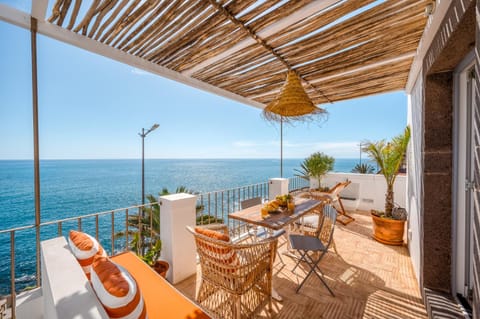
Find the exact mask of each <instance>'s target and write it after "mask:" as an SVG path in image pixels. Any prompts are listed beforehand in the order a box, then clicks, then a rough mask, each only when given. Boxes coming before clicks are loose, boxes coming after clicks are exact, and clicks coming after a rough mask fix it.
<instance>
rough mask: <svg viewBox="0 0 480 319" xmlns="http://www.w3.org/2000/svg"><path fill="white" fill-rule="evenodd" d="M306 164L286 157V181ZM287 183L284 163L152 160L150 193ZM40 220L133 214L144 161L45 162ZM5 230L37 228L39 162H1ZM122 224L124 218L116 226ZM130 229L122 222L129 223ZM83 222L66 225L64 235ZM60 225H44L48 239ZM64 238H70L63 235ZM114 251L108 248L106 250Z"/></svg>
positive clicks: (31, 265) (20, 250)
mask: <svg viewBox="0 0 480 319" xmlns="http://www.w3.org/2000/svg"><path fill="white" fill-rule="evenodd" d="M302 161H303V158H299V159H292V158H288V159H284V161H283V172H284V174H283V177H287V178H288V177H293V176H294V175H295V171H294V169H299V168H300V164H301V162H302ZM358 162H359V159H358V158H356V159H353V158H349V159H340V158H339V159H336V160H335V166H334V170H333V171H335V172H350V171H351V169H352V168H353V167H354V166H355V165H356V164H357V163H358ZM274 177H280V160H279V159H146V160H145V194H153V195H154V196H157V195H158V193H159V192H160V191H161V190H162V189H163V188H167V189H168V190H169V191H170V192H174V191H175V189H176V188H177V187H179V186H185V187H187V189H189V190H191V191H193V192H197V193H205V192H211V191H218V190H225V189H230V188H235V187H240V186H246V185H251V184H257V183H263V182H266V181H268V179H270V178H274ZM40 194H41V198H40V202H41V222H42V223H43V222H48V221H52V220H58V219H63V218H69V217H75V216H80V215H86V214H92V213H97V212H103V211H110V210H113V209H119V208H126V207H130V206H135V205H138V204H140V203H141V160H140V159H117V160H110V159H92V160H84V159H82V160H73V159H68V160H41V161H40ZM0 214H1V220H2V222H1V224H0V230H5V229H10V228H14V227H21V226H27V225H33V224H34V222H35V203H34V179H33V160H0ZM117 222H118V223H119V224H121V221H120V220H118V221H116V223H117ZM122 225H123V224H122ZM68 227H76V224H74V223H73V224H65V225H64V231H65V230H67V229H68ZM56 232H57V227H56V226H55V225H53V226H52V227H45V228H43V227H42V232H41V238H42V239H45V238H52V237H54V236H56ZM64 234H65V233H64ZM34 242H35V233H34V231H33V230H30V231H23V232H18V233H17V235H16V243H17V244H16V250H17V258H16V265H17V267H16V273H17V280H16V282H17V287H18V288H19V289H22V288H25V287H27V286H29V285H32V283H33V280H34V276H33V273H34V269H35V258H33V259H32V258H31V257H32V256H35V245H34ZM9 243H10V239H9V234H8V233H6V234H2V235H0V246H1V247H3V248H2V249H0V295H2V294H7V293H8V289H9V288H8V287H9V282H10V281H9V280H10V279H9V271H8V269H9V265H10V257H9V250H8V249H7V247H9V245H10V244H9ZM107 247H108V246H107Z"/></svg>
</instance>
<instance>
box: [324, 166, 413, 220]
mask: <svg viewBox="0 0 480 319" xmlns="http://www.w3.org/2000/svg"><path fill="white" fill-rule="evenodd" d="M347 179H348V180H349V181H351V182H352V183H351V184H350V185H349V186H348V187H347V188H345V190H344V191H342V192H341V193H340V194H341V195H342V197H348V198H352V200H342V202H343V203H344V205H345V208H346V209H360V210H366V211H368V210H371V209H376V210H384V208H385V193H386V190H387V184H386V182H385V178H384V177H383V175H378V174H355V173H329V174H327V175H326V176H325V177H324V178H323V179H322V186H328V187H331V186H333V185H335V184H337V183H339V182H344V181H346V180H347ZM405 183H406V176H405V175H399V176H397V179H396V181H395V185H394V188H393V191H394V200H395V203H397V204H398V205H399V206H401V207H406V196H405V194H406V193H405V190H406V187H405ZM354 199H355V200H354Z"/></svg>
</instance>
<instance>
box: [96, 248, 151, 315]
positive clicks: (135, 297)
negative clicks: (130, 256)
mask: <svg viewBox="0 0 480 319" xmlns="http://www.w3.org/2000/svg"><path fill="white" fill-rule="evenodd" d="M91 277H92V279H91V282H92V287H93V289H94V290H95V293H96V294H97V297H98V299H99V300H100V302H101V303H102V305H103V307H104V308H105V311H106V312H107V314H108V315H109V316H110V318H122V319H124V318H125V319H126V318H128V319H144V318H146V317H147V310H146V307H145V303H144V301H143V296H142V294H141V292H140V289H139V288H138V284H137V282H136V280H135V279H134V278H133V277H132V276H131V275H130V273H129V272H128V271H127V270H126V269H125V268H123V267H122V266H120V265H118V264H116V263H114V262H113V261H111V260H110V259H109V258H107V257H101V256H95V258H94V260H93V264H92V274H91Z"/></svg>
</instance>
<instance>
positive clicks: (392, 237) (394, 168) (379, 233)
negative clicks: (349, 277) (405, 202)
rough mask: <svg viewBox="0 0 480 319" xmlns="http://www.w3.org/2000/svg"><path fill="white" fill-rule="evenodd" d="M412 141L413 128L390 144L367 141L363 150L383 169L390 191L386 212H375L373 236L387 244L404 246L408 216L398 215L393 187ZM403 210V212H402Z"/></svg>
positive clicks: (407, 128)
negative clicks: (411, 132) (404, 233)
mask: <svg viewBox="0 0 480 319" xmlns="http://www.w3.org/2000/svg"><path fill="white" fill-rule="evenodd" d="M409 140H410V128H409V127H408V126H407V127H406V128H405V131H404V132H403V133H402V134H400V135H398V136H396V137H394V138H393V139H392V140H391V141H390V142H386V141H385V140H381V141H378V142H367V143H366V144H365V146H364V147H363V148H362V151H364V152H365V153H367V154H368V155H369V156H370V158H372V159H373V160H374V161H375V162H376V163H377V165H378V167H379V168H380V173H381V174H382V175H383V176H384V177H385V181H386V183H387V191H386V194H385V211H384V212H378V211H372V214H371V215H372V220H373V230H374V235H373V237H374V238H375V239H376V240H377V241H379V242H381V243H384V244H388V245H402V244H403V232H404V229H405V220H406V214H396V213H395V210H396V209H394V197H393V195H394V194H393V185H394V184H395V179H396V178H397V175H398V172H399V169H400V166H401V165H402V161H403V159H404V156H405V153H406V151H407V146H408V142H409ZM398 211H400V210H398Z"/></svg>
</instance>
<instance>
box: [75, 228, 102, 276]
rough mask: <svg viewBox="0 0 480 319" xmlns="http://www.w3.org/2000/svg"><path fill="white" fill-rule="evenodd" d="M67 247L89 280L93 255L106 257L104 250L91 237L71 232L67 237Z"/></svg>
mask: <svg viewBox="0 0 480 319" xmlns="http://www.w3.org/2000/svg"><path fill="white" fill-rule="evenodd" d="M68 245H69V246H70V249H71V250H72V253H73V255H74V256H75V258H77V260H78V263H79V264H80V266H82V268H83V271H84V272H85V275H87V278H88V279H89V280H90V270H91V268H92V262H93V257H94V256H95V255H97V254H98V255H100V256H107V254H106V253H105V250H104V249H103V248H102V246H101V245H100V244H99V243H98V241H97V240H96V239H95V238H93V237H92V236H90V235H88V234H85V233H82V232H79V231H75V230H71V231H70V234H69V235H68Z"/></svg>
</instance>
